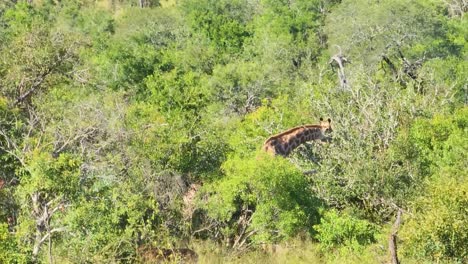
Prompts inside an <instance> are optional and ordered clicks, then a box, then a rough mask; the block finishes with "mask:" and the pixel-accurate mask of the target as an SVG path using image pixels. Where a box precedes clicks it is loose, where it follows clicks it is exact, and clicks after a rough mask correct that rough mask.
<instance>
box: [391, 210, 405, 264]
mask: <svg viewBox="0 0 468 264" xmlns="http://www.w3.org/2000/svg"><path fill="white" fill-rule="evenodd" d="M401 213H402V211H401V209H398V213H397V217H396V220H395V223H394V224H393V227H392V233H391V234H390V237H389V239H388V249H389V251H390V258H391V263H392V264H400V261H399V260H398V249H397V233H398V228H399V227H400V223H401Z"/></svg>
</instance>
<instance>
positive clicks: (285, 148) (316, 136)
mask: <svg viewBox="0 0 468 264" xmlns="http://www.w3.org/2000/svg"><path fill="white" fill-rule="evenodd" d="M332 131H333V130H332V127H331V119H330V118H328V119H327V120H326V121H324V120H323V118H320V124H318V125H302V126H297V127H294V128H291V129H288V130H286V131H284V132H281V133H279V134H276V135H274V136H271V137H269V138H268V139H267V140H266V141H265V143H264V144H263V147H262V149H263V150H264V151H266V152H267V153H270V154H272V155H281V156H284V157H285V156H287V155H289V154H290V153H291V152H292V151H293V150H294V149H296V148H297V147H299V146H300V145H301V144H303V143H305V142H307V141H312V140H321V141H328V140H330V137H329V136H328V135H329V134H330V133H331V132H332Z"/></svg>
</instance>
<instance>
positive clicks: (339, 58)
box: [328, 46, 349, 89]
mask: <svg viewBox="0 0 468 264" xmlns="http://www.w3.org/2000/svg"><path fill="white" fill-rule="evenodd" d="M336 47H337V48H338V50H339V52H338V54H335V55H333V56H332V57H331V59H330V61H329V62H328V63H329V64H330V65H331V66H332V69H333V68H334V67H337V66H338V81H339V82H340V87H341V88H343V89H345V88H347V87H348V81H347V79H346V75H345V72H344V66H345V64H346V63H349V61H348V59H347V58H346V57H345V56H344V55H343V53H342V51H341V48H340V47H339V46H336Z"/></svg>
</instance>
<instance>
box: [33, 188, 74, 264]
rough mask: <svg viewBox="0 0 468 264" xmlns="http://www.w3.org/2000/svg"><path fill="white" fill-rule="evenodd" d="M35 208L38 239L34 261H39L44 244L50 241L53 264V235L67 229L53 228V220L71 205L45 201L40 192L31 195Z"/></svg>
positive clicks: (35, 243) (50, 259) (50, 258)
mask: <svg viewBox="0 0 468 264" xmlns="http://www.w3.org/2000/svg"><path fill="white" fill-rule="evenodd" d="M31 200H32V206H33V217H34V219H35V221H36V237H35V239H34V246H33V252H32V255H33V260H34V261H37V257H38V255H39V251H40V249H41V247H42V245H43V244H44V242H46V241H48V251H49V252H48V253H49V263H53V259H52V234H53V233H57V232H63V231H65V227H52V226H51V219H52V216H54V214H55V213H56V212H58V211H59V210H60V211H63V210H65V208H66V207H69V206H70V205H69V204H66V203H64V202H63V201H57V199H53V200H50V201H48V202H46V201H44V199H43V198H42V195H41V193H40V192H35V193H34V194H32V195H31Z"/></svg>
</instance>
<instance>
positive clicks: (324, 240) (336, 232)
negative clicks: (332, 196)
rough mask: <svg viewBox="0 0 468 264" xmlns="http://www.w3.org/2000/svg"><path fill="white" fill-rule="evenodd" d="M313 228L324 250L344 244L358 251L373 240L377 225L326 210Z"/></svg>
mask: <svg viewBox="0 0 468 264" xmlns="http://www.w3.org/2000/svg"><path fill="white" fill-rule="evenodd" d="M314 229H315V230H316V231H317V235H316V238H317V239H318V240H319V241H320V244H321V246H322V247H323V249H324V250H330V249H332V248H337V247H343V246H345V247H350V248H352V249H353V250H356V251H359V250H362V249H363V248H364V246H366V245H369V244H371V243H373V242H375V234H376V233H377V227H376V226H375V225H374V224H372V223H370V222H369V221H366V220H361V219H358V218H355V217H353V216H351V215H348V214H346V213H338V212H337V211H335V210H330V211H326V212H325V214H324V215H323V217H322V219H321V222H320V224H318V225H315V226H314Z"/></svg>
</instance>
